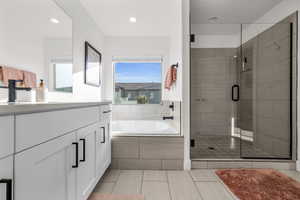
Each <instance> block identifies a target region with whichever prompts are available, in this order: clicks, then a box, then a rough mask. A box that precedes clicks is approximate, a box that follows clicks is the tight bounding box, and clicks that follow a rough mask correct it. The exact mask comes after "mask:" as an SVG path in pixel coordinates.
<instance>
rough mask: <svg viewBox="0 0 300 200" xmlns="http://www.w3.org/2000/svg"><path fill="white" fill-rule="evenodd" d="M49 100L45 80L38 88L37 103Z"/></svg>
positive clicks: (41, 81)
mask: <svg viewBox="0 0 300 200" xmlns="http://www.w3.org/2000/svg"><path fill="white" fill-rule="evenodd" d="M46 100H47V89H46V87H45V83H44V80H43V79H41V80H40V84H39V86H38V87H37V88H36V101H37V102H45V101H46Z"/></svg>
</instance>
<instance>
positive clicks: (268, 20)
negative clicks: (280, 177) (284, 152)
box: [245, 0, 300, 171]
mask: <svg viewBox="0 0 300 200" xmlns="http://www.w3.org/2000/svg"><path fill="white" fill-rule="evenodd" d="M299 10H300V1H299V0H284V1H282V2H281V3H280V4H278V5H277V6H275V7H274V8H272V9H271V10H270V11H269V12H267V13H266V14H265V15H264V16H262V17H261V18H260V19H258V20H257V21H256V22H254V25H252V26H251V25H250V26H249V27H247V30H246V31H247V36H248V37H247V38H246V39H245V40H247V39H249V38H253V37H254V36H256V35H257V34H259V33H260V32H262V31H264V30H266V29H268V28H270V27H271V26H272V25H273V24H275V23H277V22H279V21H281V20H282V19H284V18H286V17H287V16H289V15H291V14H292V13H294V12H296V11H299ZM298 23H299V24H298V27H300V20H298ZM257 24H261V25H257ZM298 38H300V32H298ZM299 41H300V40H299V39H298V60H299V59H300V49H299V47H300V42H299ZM298 77H300V71H299V70H298ZM299 86H300V80H299V78H298V105H300V104H299V103H300V91H299V88H300V87H299ZM297 113H298V115H299V113H300V107H299V106H298V112H297ZM297 125H298V131H297V132H298V161H297V170H298V171H300V145H299V144H300V137H299V133H300V119H299V117H298V122H297Z"/></svg>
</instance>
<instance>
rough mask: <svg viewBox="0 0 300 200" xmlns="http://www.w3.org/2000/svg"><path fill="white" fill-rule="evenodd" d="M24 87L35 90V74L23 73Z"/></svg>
mask: <svg viewBox="0 0 300 200" xmlns="http://www.w3.org/2000/svg"><path fill="white" fill-rule="evenodd" d="M23 81H24V86H25V87H27V88H36V74H35V73H32V72H28V71H23Z"/></svg>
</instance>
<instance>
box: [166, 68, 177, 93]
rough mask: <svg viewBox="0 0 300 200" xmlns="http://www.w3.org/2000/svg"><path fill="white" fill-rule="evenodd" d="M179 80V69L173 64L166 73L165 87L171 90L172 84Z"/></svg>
mask: <svg viewBox="0 0 300 200" xmlns="http://www.w3.org/2000/svg"><path fill="white" fill-rule="evenodd" d="M176 80H177V69H176V67H174V66H171V67H170V68H169V69H168V71H167V74H166V80H165V89H167V90H170V89H171V86H172V85H173V83H174V82H176Z"/></svg>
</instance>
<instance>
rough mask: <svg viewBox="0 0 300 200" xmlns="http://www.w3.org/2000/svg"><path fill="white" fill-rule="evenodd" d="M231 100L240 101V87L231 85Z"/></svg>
mask: <svg viewBox="0 0 300 200" xmlns="http://www.w3.org/2000/svg"><path fill="white" fill-rule="evenodd" d="M235 89H236V90H235ZM235 91H236V92H237V94H236V95H235ZM231 99H232V101H239V100H240V86H239V85H233V86H232V88H231Z"/></svg>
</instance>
